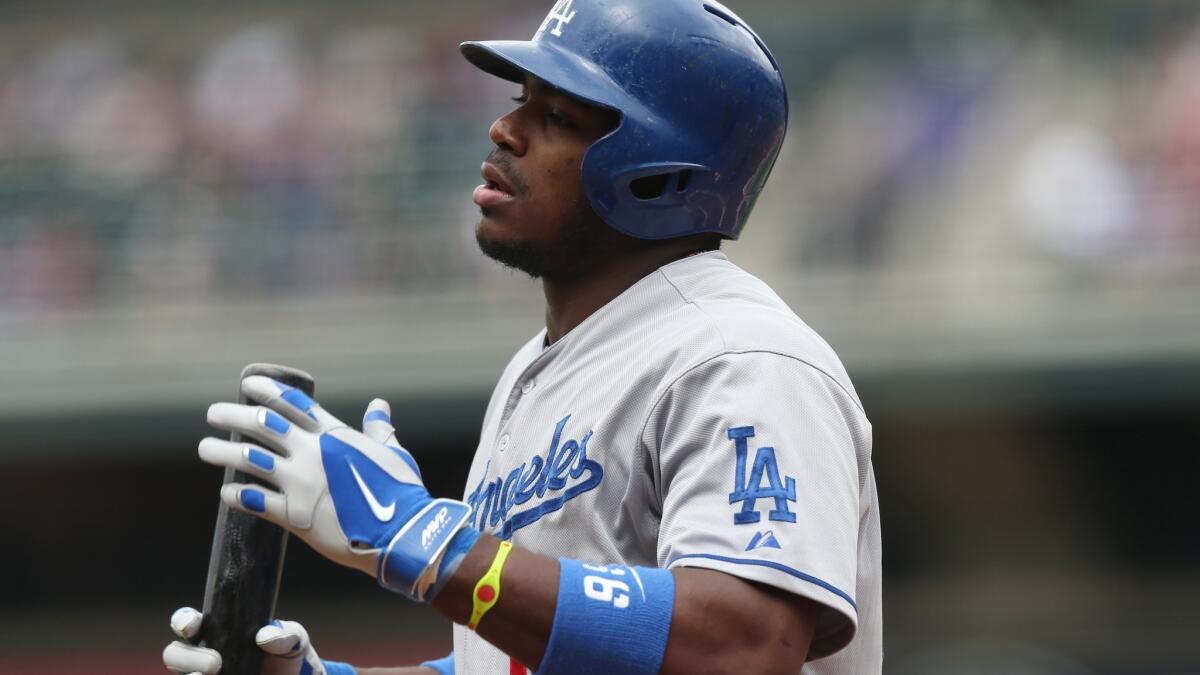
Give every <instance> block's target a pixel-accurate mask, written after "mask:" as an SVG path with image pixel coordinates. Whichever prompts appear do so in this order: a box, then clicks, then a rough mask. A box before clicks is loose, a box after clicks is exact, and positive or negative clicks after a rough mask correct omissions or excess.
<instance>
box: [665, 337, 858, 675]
mask: <svg viewBox="0 0 1200 675" xmlns="http://www.w3.org/2000/svg"><path fill="white" fill-rule="evenodd" d="M642 441H643V443H645V445H646V447H647V448H648V451H649V452H650V455H651V456H652V457H654V456H657V459H658V462H657V468H658V471H657V472H656V473H657V474H658V475H657V476H656V482H657V487H656V489H657V490H658V497H659V500H660V504H661V505H662V521H661V526H660V529H659V536H658V550H657V553H658V562H659V565H661V566H664V567H668V568H671V567H704V568H709V569H714V570H719V571H721V572H725V573H728V574H732V575H734V576H737V577H740V578H743V579H747V580H751V581H755V582H760V583H763V584H767V585H770V586H774V587H777V588H780V589H783V590H785V591H788V592H791V593H795V594H797V595H801V596H804V597H806V598H809V599H812V600H814V601H816V602H817V603H820V604H821V605H823V606H824V610H823V611H822V612H821V615H820V617H819V620H818V624H817V628H816V632H815V635H814V639H813V643H812V647H811V649H810V658H819V657H822V656H827V655H829V654H832V653H833V652H835V651H837V650H838V649H841V648H842V647H843V646H845V645H846V643H848V642H849V641H850V639H851V638H852V637H853V635H854V632H855V629H856V627H857V621H858V619H857V609H856V604H855V597H854V593H855V585H856V573H857V568H858V560H857V558H858V530H859V522H860V520H861V518H862V512H861V506H860V501H861V496H860V495H861V490H862V486H863V484H864V476H863V474H864V472H865V471H866V470H867V468H868V464H867V462H869V458H870V425H869V423H868V422H867V420H866V417H865V415H864V414H863V412H862V410H861V408H860V407H859V404H858V400H857V398H856V397H855V396H854V395H853V394H852V393H850V392H849V391H847V390H846V389H844V388H843V387H842V386H841V385H840V384H839V383H838V382H837V381H836V380H835V379H833V378H832V377H831V376H829V375H827V374H826V373H824V372H822V371H821V370H819V369H817V368H816V367H814V366H812V365H810V364H808V363H806V362H804V361H801V360H799V359H796V358H793V357H790V356H785V355H780V354H776V353H766V352H747V353H733V354H724V355H722V356H719V357H716V358H714V359H711V360H709V361H706V362H705V363H703V364H701V365H699V366H696V367H694V368H692V369H691V370H689V371H688V372H687V373H685V374H684V375H683V376H682V377H680V378H678V379H677V380H676V381H674V382H673V383H671V384H670V386H669V387H668V388H667V389H666V391H665V392H664V393H663V395H662V396H661V397H660V398H659V400H658V402H657V403H656V405H655V406H654V409H653V410H652V412H651V413H650V416H649V418H648V419H647V424H646V426H645V429H644V431H643V438H642Z"/></svg>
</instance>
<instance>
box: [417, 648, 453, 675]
mask: <svg viewBox="0 0 1200 675" xmlns="http://www.w3.org/2000/svg"><path fill="white" fill-rule="evenodd" d="M421 665H422V666H425V667H426V668H433V669H434V670H436V671H437V672H438V675H454V652H450V655H449V656H443V657H442V658H440V659H438V660H437V661H426V662H425V663H422V664H421Z"/></svg>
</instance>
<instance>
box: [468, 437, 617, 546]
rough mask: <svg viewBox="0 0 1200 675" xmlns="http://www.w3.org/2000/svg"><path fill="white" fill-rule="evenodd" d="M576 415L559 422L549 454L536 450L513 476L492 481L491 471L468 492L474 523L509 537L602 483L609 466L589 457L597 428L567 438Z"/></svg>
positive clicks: (504, 537) (514, 470)
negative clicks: (564, 430)
mask: <svg viewBox="0 0 1200 675" xmlns="http://www.w3.org/2000/svg"><path fill="white" fill-rule="evenodd" d="M570 419H571V416H570V415H567V416H566V417H564V418H562V419H561V420H559V421H558V424H557V425H556V426H555V427H554V435H553V437H552V438H551V440H550V449H549V450H548V451H547V453H546V456H545V458H543V457H542V456H540V455H535V456H534V457H533V458H531V459H530V460H529V461H528V462H525V463H523V464H521V465H520V466H518V467H516V468H515V469H513V470H512V471H510V472H509V473H508V475H507V476H505V477H503V478H502V477H499V476H497V477H496V479H495V480H491V481H489V480H488V479H487V475H486V470H485V475H484V477H483V479H482V480H480V482H479V485H478V486H476V487H475V490H474V491H473V492H472V493H471V494H470V495H468V496H467V504H469V505H470V506H471V509H472V512H471V525H472V527H475V528H476V529H479V530H481V531H488V530H490V531H492V532H495V533H496V536H498V537H500V538H501V539H508V538H510V537H511V536H512V533H513V532H515V531H516V530H519V529H521V528H522V527H525V526H526V525H529V524H531V523H533V522H535V521H537V520H538V519H539V518H541V517H542V516H544V515H546V514H547V513H553V512H554V511H557V510H559V509H561V508H562V507H563V504H565V503H566V502H568V501H570V500H571V499H574V498H575V497H577V496H579V495H581V494H583V493H584V492H587V491H588V490H592V489H594V488H595V487H596V486H598V485H600V481H601V480H603V479H604V467H602V466H600V463H599V462H597V461H596V460H594V459H589V458H588V456H587V446H588V441H589V440H591V438H592V432H591V431H588V432H587V433H586V434H584V436H583V438H582V439H580V440H578V441H577V440H575V439H568V440H566V441H562V435H563V429H564V428H565V427H566V426H567V422H568V420H570ZM560 441H561V444H560ZM531 500H532V501H533V502H534V503H533V504H532V505H530V506H528V507H526V508H523V509H521V510H519V511H516V512H514V509H515V508H517V507H521V506H524V505H525V504H527V503H528V502H530V501H531ZM497 527H499V531H497Z"/></svg>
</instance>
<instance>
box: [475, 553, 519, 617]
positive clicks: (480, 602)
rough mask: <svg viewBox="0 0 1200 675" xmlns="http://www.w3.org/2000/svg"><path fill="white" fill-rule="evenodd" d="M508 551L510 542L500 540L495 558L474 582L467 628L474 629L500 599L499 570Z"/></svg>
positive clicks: (502, 566) (502, 567)
mask: <svg viewBox="0 0 1200 675" xmlns="http://www.w3.org/2000/svg"><path fill="white" fill-rule="evenodd" d="M509 551H512V544H511V543H509V542H507V541H502V542H500V550H498V551H496V559H495V560H493V561H492V566H491V567H489V568H488V571H487V573H486V574H484V575H483V576H482V577H480V579H479V582H478V583H476V584H475V592H474V593H472V594H471V599H472V600H473V601H474V606H473V608H472V609H471V621H470V622H469V623H467V628H470V629H471V630H475V627H476V626H478V625H479V622H480V621H482V620H483V615H484V614H487V613H488V610H489V609H491V608H492V607H493V606H495V604H496V603H497V602H499V601H500V570H502V569H504V561H505V560H508V553H509Z"/></svg>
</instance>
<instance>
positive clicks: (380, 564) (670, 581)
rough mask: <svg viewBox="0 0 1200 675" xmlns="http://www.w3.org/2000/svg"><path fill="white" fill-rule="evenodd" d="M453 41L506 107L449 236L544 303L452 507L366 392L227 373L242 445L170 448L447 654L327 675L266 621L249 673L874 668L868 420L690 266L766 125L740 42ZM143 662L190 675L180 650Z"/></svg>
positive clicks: (640, 32) (552, 33)
mask: <svg viewBox="0 0 1200 675" xmlns="http://www.w3.org/2000/svg"><path fill="white" fill-rule="evenodd" d="M461 50H462V53H463V54H464V56H466V58H467V59H468V60H469V61H470V62H471V63H473V64H474V65H476V66H478V67H479V68H481V69H483V70H484V71H486V72H488V73H490V74H492V75H495V76H498V77H501V78H504V79H506V80H510V81H512V82H513V83H515V86H518V87H520V95H519V96H517V97H516V99H515V100H516V106H515V109H514V110H513V111H512V112H510V113H508V114H507V115H505V116H503V117H501V118H500V119H498V120H496V122H495V123H494V124H493V125H492V127H491V129H490V137H491V140H492V141H493V142H494V143H495V150H493V151H492V153H491V155H490V156H489V157H488V160H487V161H486V162H484V164H483V169H482V175H483V180H484V184H483V185H481V186H479V187H478V188H476V190H475V193H474V201H475V203H476V204H477V205H478V206H479V208H480V211H481V214H482V217H481V220H480V222H479V225H478V226H477V229H476V237H477V240H478V242H479V245H480V247H481V248H482V250H483V251H484V252H485V253H486V254H487V255H489V256H491V257H492V258H494V259H496V260H498V261H500V262H501V263H504V264H505V265H509V266H511V267H514V268H516V269H519V270H522V271H524V272H527V273H529V274H530V275H532V276H534V277H537V278H540V279H541V281H542V285H543V288H544V290H545V295H546V326H545V328H544V329H542V330H541V331H539V332H538V333H537V335H535V336H534V337H533V338H532V339H531V340H530V341H529V342H528V343H527V344H525V346H523V347H521V348H520V350H519V351H518V352H517V354H516V355H515V356H514V357H513V359H512V360H511V361H510V363H509V364H508V366H507V367H506V368H505V369H504V373H503V375H502V376H501V377H500V381H499V382H498V384H497V385H496V388H495V391H494V393H493V394H492V397H491V400H490V402H489V404H488V408H487V411H486V413H485V415H484V420H483V429H482V433H481V435H480V440H479V446H478V448H477V449H476V452H475V458H474V461H473V463H472V465H471V470H470V474H469V478H468V482H467V486H466V489H465V491H464V495H463V499H462V500H451V499H435V498H433V497H432V496H430V495H429V493H428V492H427V491H426V490H425V488H424V486H423V484H422V482H421V474H420V471H419V469H418V465H417V462H416V461H415V459H414V458H413V457H412V456H411V455H410V454H409V453H408V452H407V451H405V450H404V449H403V448H401V446H400V444H399V443H397V441H396V438H395V435H394V433H393V428H392V425H391V421H390V409H389V407H388V405H387V404H386V402H383V401H381V400H378V399H377V400H376V401H374V402H372V404H371V405H370V406H369V408H368V410H367V413H366V415H365V417H364V426H363V430H362V431H361V432H360V431H357V430H355V429H353V428H351V427H350V426H348V425H346V424H344V423H343V422H341V421H340V420H338V419H336V418H334V417H333V416H332V415H330V414H329V413H328V412H326V411H325V410H323V409H322V408H321V407H320V406H319V405H317V404H316V403H315V402H313V401H312V400H310V399H309V398H308V397H307V396H305V395H304V394H303V393H301V392H299V391H297V390H295V389H291V388H289V387H287V386H284V385H282V384H280V383H278V382H275V381H273V380H270V379H267V378H264V377H249V378H247V379H245V380H244V381H243V383H242V389H243V391H244V392H245V393H246V394H247V395H248V397H249V398H250V399H252V400H253V401H255V402H257V403H258V405H250V406H243V405H235V404H232V403H217V404H214V405H213V406H212V407H211V408H210V409H209V412H208V420H209V423H210V424H211V425H212V426H214V427H216V428H218V429H222V430H227V431H233V430H236V431H239V432H241V433H242V434H244V436H245V437H246V438H250V439H253V440H254V442H253V443H249V444H246V443H241V444H233V443H230V442H228V441H223V440H219V439H216V438H206V439H204V440H203V441H202V442H201V443H200V448H199V451H200V457H201V458H202V459H203V460H204V461H207V462H210V463H213V464H217V465H220V466H226V467H235V468H237V469H240V470H243V471H247V472H250V473H253V474H255V475H257V476H260V477H262V478H264V479H265V480H266V481H267V482H268V483H269V484H270V485H271V486H272V488H264V487H262V486H258V485H228V486H226V487H225V488H224V489H223V491H222V495H221V496H222V499H223V500H224V501H225V503H227V504H228V505H229V506H230V507H232V508H237V509H241V510H244V511H248V512H250V513H254V514H257V515H259V516H261V517H262V518H265V519H267V520H269V521H271V522H274V523H277V524H279V525H281V526H282V527H284V528H286V529H287V530H289V531H290V532H291V533H292V534H294V535H295V536H297V537H299V538H301V539H303V540H304V541H305V542H307V543H308V544H309V545H311V546H312V547H313V548H315V549H316V550H317V551H318V552H320V553H321V554H323V555H325V556H326V557H328V558H329V559H330V560H333V561H334V562H337V563H340V564H342V565H346V566H348V567H353V568H355V569H359V570H361V571H363V572H364V573H366V574H369V575H371V576H372V577H374V578H376V579H377V580H378V582H379V584H380V585H382V586H383V587H384V588H386V589H389V590H391V591H394V592H396V593H399V594H401V595H403V596H405V597H407V598H410V599H411V600H413V601H416V602H422V603H426V604H429V605H430V606H431V607H432V608H433V609H434V610H435V611H437V612H438V613H440V614H442V615H443V616H445V617H448V618H449V619H451V620H452V621H453V622H454V623H455V627H454V650H453V653H452V654H450V655H448V656H447V657H446V658H444V659H441V660H439V661H434V662H429V663H426V664H422V665H421V666H413V667H408V668H397V669H374V670H368V669H359V670H356V669H355V668H354V667H353V666H351V665H347V664H343V663H333V662H327V661H322V660H320V659H319V658H318V657H317V655H316V652H315V651H314V650H313V648H312V645H311V643H310V641H309V639H308V636H307V634H306V633H305V631H304V629H303V628H302V627H301V626H299V624H295V623H290V622H276V623H274V624H272V625H271V626H267V627H264V628H263V629H262V631H260V632H259V635H258V640H259V644H260V645H261V646H262V647H263V649H264V650H265V651H266V652H267V654H268V656H267V660H266V664H267V665H266V666H265V672H267V673H269V674H271V675H276V674H283V673H287V674H289V675H290V674H294V673H327V674H329V675H344V674H349V673H356V672H357V673H363V674H366V673H393V674H397V673H426V674H430V673H434V672H436V673H441V674H443V675H444V674H445V673H460V674H472V675H475V674H487V675H493V674H512V673H522V674H523V673H527V672H533V673H548V674H549V673H554V674H557V673H605V674H608V673H645V674H653V673H660V672H661V673H686V674H688V675H695V674H696V673H756V674H757V673H787V674H790V675H794V674H796V673H804V674H806V675H818V674H820V675H835V674H837V675H869V674H871V673H879V672H881V669H882V628H881V618H880V617H881V583H880V539H879V511H878V504H877V500H876V492H875V479H874V475H873V471H872V467H871V429H870V423H869V422H868V421H867V418H866V416H865V415H864V413H863V409H862V406H861V404H860V402H859V400H858V397H857V396H856V394H855V392H854V388H853V386H852V385H851V383H850V380H849V378H848V377H847V375H846V371H845V369H844V368H843V367H842V364H841V363H840V361H839V360H838V358H837V356H836V355H835V354H834V352H833V350H832V349H830V347H829V346H828V345H827V344H826V343H825V342H824V341H823V340H822V339H821V338H820V337H819V336H818V335H817V334H816V333H815V332H813V331H812V329H810V328H809V327H808V326H807V325H805V324H804V322H803V321H801V320H800V319H799V318H798V317H797V316H796V315H795V314H794V313H793V312H792V311H791V310H790V309H789V308H788V307H787V306H786V305H785V304H784V303H783V302H782V301H781V300H780V299H779V297H778V296H776V295H775V293H773V292H772V291H771V289H770V288H769V287H768V286H767V285H766V284H764V283H763V282H761V281H759V280H758V279H756V278H755V277H753V276H751V275H750V274H748V273H747V272H745V271H743V270H742V269H740V268H739V267H738V266H736V265H734V264H733V263H732V262H730V261H729V259H728V258H726V257H725V256H724V255H723V254H722V253H721V252H720V250H719V248H720V245H721V242H722V240H724V239H736V238H737V237H738V235H739V234H740V233H741V231H742V228H743V226H744V224H745V222H746V219H747V217H748V216H749V214H750V211H751V208H752V207H753V205H754V202H755V200H756V199H757V197H758V194H759V192H760V191H761V190H762V188H763V186H764V184H765V183H766V180H767V177H768V175H769V174H770V171H771V168H772V165H773V164H774V161H775V158H776V156H777V154H778V152H779V148H780V146H781V144H782V142H783V137H784V132H785V129H786V125H787V96H786V92H785V89H784V84H783V79H782V77H781V75H780V72H779V69H778V66H777V64H776V62H775V60H774V58H773V57H772V56H771V54H770V52H769V51H768V50H767V48H766V46H765V45H764V44H763V42H762V41H761V40H760V39H759V38H758V36H757V35H756V34H755V33H754V32H753V31H752V30H751V29H750V27H749V26H747V25H746V24H745V22H743V21H742V20H741V19H739V18H738V17H737V16H736V15H735V14H734V13H733V12H731V11H730V10H728V9H727V8H725V7H724V6H722V5H721V4H719V3H717V2H713V1H711V0H559V1H558V2H557V3H556V4H555V5H554V7H553V8H552V10H551V11H550V13H549V14H548V15H547V16H546V18H545V20H544V21H543V22H542V23H541V25H540V26H538V27H537V30H536V32H535V34H534V37H533V39H532V40H530V41H499V42H467V43H464V44H463V45H462V46H461ZM380 339H387V337H386V336H380ZM200 621H201V617H200V615H199V614H198V613H197V612H196V611H195V610H190V609H184V610H180V611H178V612H176V614H175V615H174V616H173V617H172V622H171V623H172V627H173V628H174V629H175V630H176V632H177V633H178V634H179V635H180V636H182V637H185V638H186V637H190V636H192V635H195V633H196V629H197V627H198V626H199V622H200ZM164 660H165V662H166V664H167V665H168V666H169V667H171V668H172V669H174V670H176V671H179V672H201V673H206V674H208V673H215V672H218V671H219V669H220V663H219V656H218V655H216V654H215V653H214V652H211V651H210V650H205V649H202V648H199V647H194V646H190V645H188V644H186V643H185V642H183V641H178V642H175V643H172V644H171V645H169V646H168V647H167V649H166V651H165V652H164Z"/></svg>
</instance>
